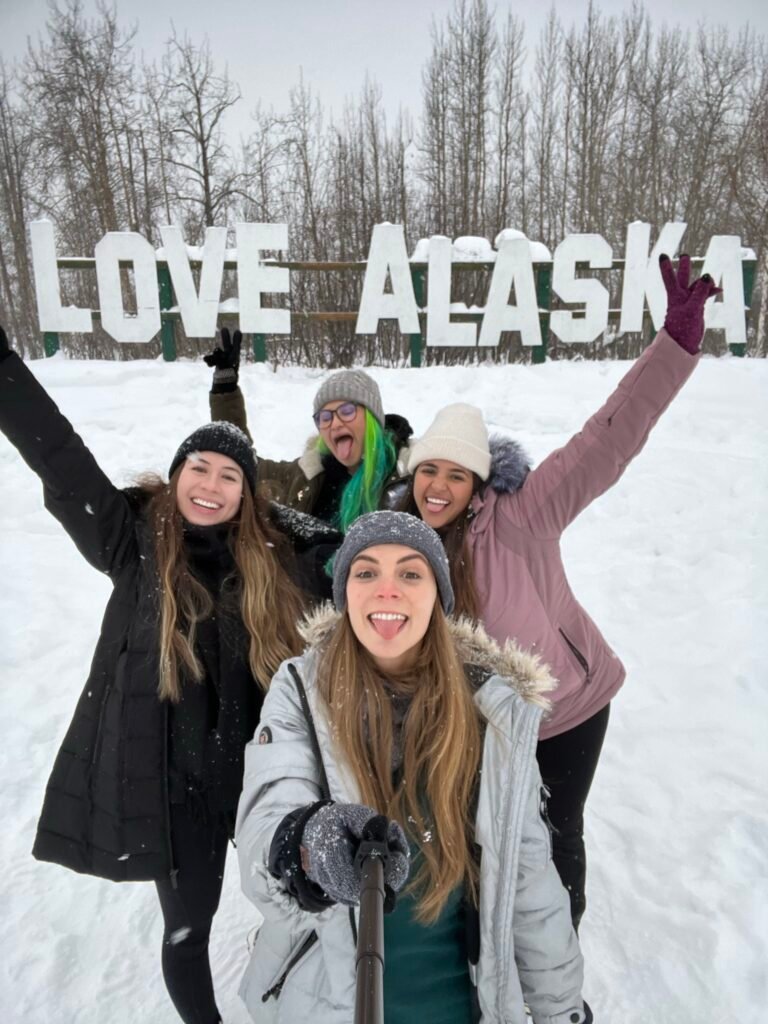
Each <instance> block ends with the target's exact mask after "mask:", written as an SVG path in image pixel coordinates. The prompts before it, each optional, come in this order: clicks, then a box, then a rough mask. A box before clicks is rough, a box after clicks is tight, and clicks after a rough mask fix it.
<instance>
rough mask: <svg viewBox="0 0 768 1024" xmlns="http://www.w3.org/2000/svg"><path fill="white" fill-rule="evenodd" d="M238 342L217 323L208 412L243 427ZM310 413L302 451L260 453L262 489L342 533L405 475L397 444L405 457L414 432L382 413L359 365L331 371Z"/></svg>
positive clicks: (208, 358)
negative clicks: (282, 455)
mask: <svg viewBox="0 0 768 1024" xmlns="http://www.w3.org/2000/svg"><path fill="white" fill-rule="evenodd" d="M241 342H242V334H241V333H240V331H235V332H234V334H233V335H230V333H229V330H228V329H227V328H226V327H224V328H222V330H221V345H220V346H219V347H218V348H217V349H216V350H215V351H214V352H212V353H211V354H210V355H208V356H206V357H205V361H206V363H208V365H209V366H212V367H213V368H214V371H213V385H212V387H211V394H210V404H211V418H212V419H214V420H229V422H230V423H235V424H236V425H237V426H238V427H240V429H241V430H244V431H245V432H246V433H248V424H247V419H246V413H245V402H244V400H243V393H242V392H241V390H240V388H239V387H238V381H237V377H238V367H239V362H240V345H241ZM313 419H314V421H315V426H316V427H317V434H315V435H313V436H312V437H311V438H310V439H309V441H308V442H307V445H306V447H305V449H304V452H303V454H302V455H301V456H300V457H299V458H297V459H293V460H291V461H279V460H272V459H262V458H260V459H259V489H260V491H261V493H262V494H263V495H264V496H265V497H267V498H269V499H270V500H272V501H276V502H280V503H281V504H283V505H289V506H290V507H291V508H295V509H298V510H300V511H301V512H308V513H310V514H311V515H313V516H315V517H317V518H318V519H322V520H324V521H325V522H328V523H331V524H332V525H334V526H336V527H337V528H338V529H340V530H341V531H342V532H343V533H346V531H347V529H348V528H349V527H350V526H351V525H352V523H353V522H354V521H355V519H357V518H358V516H361V515H363V514H364V513H366V512H373V511H375V510H376V509H378V508H379V507H380V505H381V504H382V496H383V494H384V492H385V490H386V488H387V487H388V486H389V484H391V483H393V482H394V481H395V480H397V479H398V478H399V477H400V476H402V475H403V471H404V466H403V465H400V466H399V467H398V457H399V455H400V452H401V450H403V457H405V456H406V454H407V443H408V438H409V437H410V436H411V434H412V433H413V431H412V430H411V427H410V424H409V423H408V421H407V420H406V419H405V418H404V417H402V416H394V415H387V416H385V415H384V411H383V409H382V403H381V393H380V391H379V387H378V385H377V383H376V381H375V380H374V379H373V378H372V377H370V376H369V375H368V374H367V373H365V371H363V370H339V371H338V372H337V373H334V374H332V375H331V376H330V377H329V378H328V379H327V380H326V381H325V382H324V383H323V384H322V385H321V386H320V388H319V390H318V392H317V394H316V395H315V399H314V407H313ZM249 436H250V435H249Z"/></svg>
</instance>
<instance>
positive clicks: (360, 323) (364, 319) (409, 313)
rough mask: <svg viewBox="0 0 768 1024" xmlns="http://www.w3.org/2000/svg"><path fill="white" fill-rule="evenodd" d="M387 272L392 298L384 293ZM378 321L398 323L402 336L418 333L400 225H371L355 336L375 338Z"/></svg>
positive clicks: (417, 322)
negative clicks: (370, 335)
mask: <svg viewBox="0 0 768 1024" xmlns="http://www.w3.org/2000/svg"><path fill="white" fill-rule="evenodd" d="M387 271H389V276H390V279H391V281H392V293H391V294H387V293H386V292H385V291H384V286H385V284H386V282H387ZM379 320H397V322H398V324H399V326H400V330H401V331H402V332H403V334H418V333H419V331H420V330H421V328H420V327H419V312H418V308H417V306H416V296H415V295H414V294H413V281H412V280H411V268H410V265H409V263H408V253H407V252H406V248H405V233H404V231H403V226H402V224H375V225H374V228H373V234H372V235H371V247H370V249H369V251H368V266H367V268H366V271H365V279H364V280H363V294H362V296H361V297H360V312H359V313H358V314H357V325H356V327H355V334H375V333H376V331H377V330H378V327H379Z"/></svg>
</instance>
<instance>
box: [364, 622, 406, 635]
mask: <svg viewBox="0 0 768 1024" xmlns="http://www.w3.org/2000/svg"><path fill="white" fill-rule="evenodd" d="M368 621H369V622H370V623H371V625H372V626H373V628H374V629H375V630H376V632H377V633H378V634H379V636H380V637H382V638H383V639H384V640H393V639H394V638H395V637H396V636H397V634H398V633H399V632H400V630H401V629H402V627H403V626H404V625H405V623H406V621H407V620H406V619H369V620H368Z"/></svg>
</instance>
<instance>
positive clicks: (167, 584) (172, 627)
mask: <svg viewBox="0 0 768 1024" xmlns="http://www.w3.org/2000/svg"><path fill="white" fill-rule="evenodd" d="M180 472H181V467H179V468H178V469H177V470H176V472H175V473H174V474H173V476H172V477H171V480H170V482H169V483H167V484H166V483H164V482H163V481H162V480H160V479H159V478H157V477H155V478H152V477H144V478H143V479H142V480H141V481H140V486H141V489H142V490H143V491H145V492H148V493H149V494H151V498H150V502H149V509H148V512H149V522H150V526H151V528H152V530H153V533H154V537H155V558H156V562H157V573H158V576H159V579H160V678H159V682H158V695H159V697H160V699H161V700H170V701H173V702H177V701H178V700H179V699H180V697H181V687H182V681H183V679H185V678H188V679H190V680H192V681H194V682H201V681H202V679H203V676H204V672H203V667H202V665H201V663H200V659H199V657H198V655H197V652H196V650H195V639H196V633H197V626H198V623H200V622H201V621H202V620H204V619H205V618H207V617H208V616H209V615H210V614H211V613H212V611H213V600H212V598H211V595H210V594H209V593H208V591H207V590H206V588H205V587H204V586H203V585H202V583H200V582H199V581H198V580H196V579H195V577H194V575H193V574H192V572H191V571H190V567H189V562H188V560H187V554H186V550H185V545H184V534H183V519H182V517H181V515H180V513H179V511H178V508H177V507H176V485H177V482H178V477H179V474H180ZM231 523H232V526H233V530H232V535H231V541H230V543H231V546H232V555H233V558H234V561H235V565H236V567H237V572H236V577H235V594H236V596H237V598H238V600H239V613H240V615H241V616H242V620H243V625H244V628H245V631H246V633H247V635H248V640H249V650H248V662H249V665H250V669H251V673H252V675H253V677H254V679H255V681H256V683H257V685H259V686H260V687H261V688H262V689H264V690H266V689H267V687H268V685H269V681H270V680H271V678H272V676H273V675H274V674H275V672H276V671H277V668H278V666H279V665H280V662H281V661H284V660H285V658H289V657H291V656H292V655H295V654H298V653H299V652H300V651H301V649H302V646H303V644H302V642H301V639H300V638H299V634H298V631H297V628H296V623H297V621H298V619H299V618H300V616H301V613H302V611H303V602H302V598H301V594H300V592H299V590H298V588H297V587H296V586H295V585H294V584H293V582H292V580H291V578H290V575H289V570H290V560H291V552H290V550H289V548H288V544H287V541H286V540H285V537H284V536H283V535H282V534H281V533H279V532H278V531H277V530H276V529H274V527H272V525H271V524H270V522H269V520H268V518H267V506H266V502H264V500H263V499H262V498H260V497H258V496H256V497H255V496H254V495H253V494H252V493H251V489H250V488H249V487H247V486H246V487H244V488H243V500H242V502H241V504H240V509H239V511H238V513H237V515H236V517H235V518H234V519H233V520H231Z"/></svg>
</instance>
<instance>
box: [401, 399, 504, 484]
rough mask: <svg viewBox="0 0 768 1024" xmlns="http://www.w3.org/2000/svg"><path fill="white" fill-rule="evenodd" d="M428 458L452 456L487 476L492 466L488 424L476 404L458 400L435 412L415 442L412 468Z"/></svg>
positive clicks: (447, 457) (482, 477)
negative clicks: (432, 418) (430, 421)
mask: <svg viewBox="0 0 768 1024" xmlns="http://www.w3.org/2000/svg"><path fill="white" fill-rule="evenodd" d="M427 459H448V460H449V461H450V462H456V463H457V464H458V465H459V466H463V467H464V469H469V470H471V471H472V472H473V473H477V475H478V476H479V477H480V479H481V480H487V479H488V474H489V472H490V470H491V453H490V450H489V448H488V428H487V427H486V425H485V420H484V419H483V414H482V412H481V411H480V409H478V408H477V406H476V405H467V404H466V403H465V402H456V403H454V404H453V405H446V406H445V408H443V409H441V410H440V412H439V413H438V414H437V416H435V418H434V420H433V421H432V423H431V424H430V425H429V427H428V428H427V430H426V432H425V433H424V434H423V435H422V436H421V437H420V438H419V440H418V441H416V443H415V444H414V445H413V446H412V448H411V451H410V455H409V456H408V472H409V473H413V472H414V471H415V469H416V467H417V466H418V465H419V463H421V462H426V461H427Z"/></svg>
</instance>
